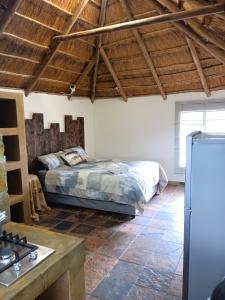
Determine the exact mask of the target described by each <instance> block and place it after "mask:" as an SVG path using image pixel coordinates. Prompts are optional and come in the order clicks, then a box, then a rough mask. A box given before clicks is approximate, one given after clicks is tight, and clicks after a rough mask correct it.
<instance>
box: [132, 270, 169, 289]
mask: <svg viewBox="0 0 225 300" xmlns="http://www.w3.org/2000/svg"><path fill="white" fill-rule="evenodd" d="M172 279H173V273H171V272H160V271H156V270H154V269H151V268H144V270H143V272H142V273H141V275H140V277H139V278H138V280H137V282H136V284H137V285H140V286H144V287H146V288H150V289H152V290H154V291H157V292H159V293H162V295H163V293H164V294H167V291H168V289H169V286H170V284H171V282H172Z"/></svg>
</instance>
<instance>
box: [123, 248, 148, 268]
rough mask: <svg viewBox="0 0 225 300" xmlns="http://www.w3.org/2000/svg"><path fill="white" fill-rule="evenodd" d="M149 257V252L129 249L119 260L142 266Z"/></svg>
mask: <svg viewBox="0 0 225 300" xmlns="http://www.w3.org/2000/svg"><path fill="white" fill-rule="evenodd" d="M150 255H151V252H150V251H149V250H146V249H140V248H135V247H129V248H127V250H126V251H124V252H123V254H122V255H121V256H120V260H124V261H127V262H131V263H135V264H139V265H142V266H144V265H145V264H146V263H147V261H148V258H149V256H150Z"/></svg>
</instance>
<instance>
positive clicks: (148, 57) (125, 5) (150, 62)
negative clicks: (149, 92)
mask: <svg viewBox="0 0 225 300" xmlns="http://www.w3.org/2000/svg"><path fill="white" fill-rule="evenodd" d="M120 4H121V6H122V8H123V10H124V13H125V14H126V15H127V18H128V20H129V21H132V20H133V19H134V18H133V15H132V12H131V9H130V7H129V6H128V3H126V1H124V0H120ZM132 32H133V35H134V36H135V38H136V41H137V43H138V46H139V48H140V50H141V52H142V54H143V56H144V59H145V61H146V63H147V65H148V67H149V69H150V71H151V73H152V75H153V78H154V80H155V82H156V84H157V86H158V88H159V91H160V93H161V95H162V97H163V99H164V100H166V98H167V97H166V93H165V91H164V88H163V86H162V83H161V82H160V79H159V76H158V74H157V71H156V68H155V66H154V63H153V60H152V57H151V55H150V54H149V52H148V50H147V48H146V46H145V43H144V41H143V39H142V37H141V34H140V32H139V31H138V29H132Z"/></svg>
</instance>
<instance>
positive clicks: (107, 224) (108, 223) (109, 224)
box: [102, 219, 123, 229]
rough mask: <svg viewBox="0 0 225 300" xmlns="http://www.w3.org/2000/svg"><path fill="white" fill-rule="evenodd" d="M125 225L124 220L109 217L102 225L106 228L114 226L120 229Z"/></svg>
mask: <svg viewBox="0 0 225 300" xmlns="http://www.w3.org/2000/svg"><path fill="white" fill-rule="evenodd" d="M122 225H123V223H122V222H119V221H116V220H112V219H108V220H107V221H106V222H105V223H104V224H103V225H102V226H104V227H106V228H114V229H119V228H120V227H121V226H122Z"/></svg>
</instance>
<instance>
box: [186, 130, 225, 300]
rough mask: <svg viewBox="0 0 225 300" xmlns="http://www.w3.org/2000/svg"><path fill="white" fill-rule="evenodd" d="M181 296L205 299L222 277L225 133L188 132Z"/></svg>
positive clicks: (224, 273)
mask: <svg viewBox="0 0 225 300" xmlns="http://www.w3.org/2000/svg"><path fill="white" fill-rule="evenodd" d="M184 214H185V222H184V274H183V300H207V299H208V298H209V297H210V296H211V293H212V291H213V289H214V288H215V286H216V285H217V284H218V283H219V282H220V281H221V280H222V279H223V278H224V277H225V135H217V134H207V133H202V132H194V133H192V134H190V135H188V136H187V145H186V180H185V210H184Z"/></svg>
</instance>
